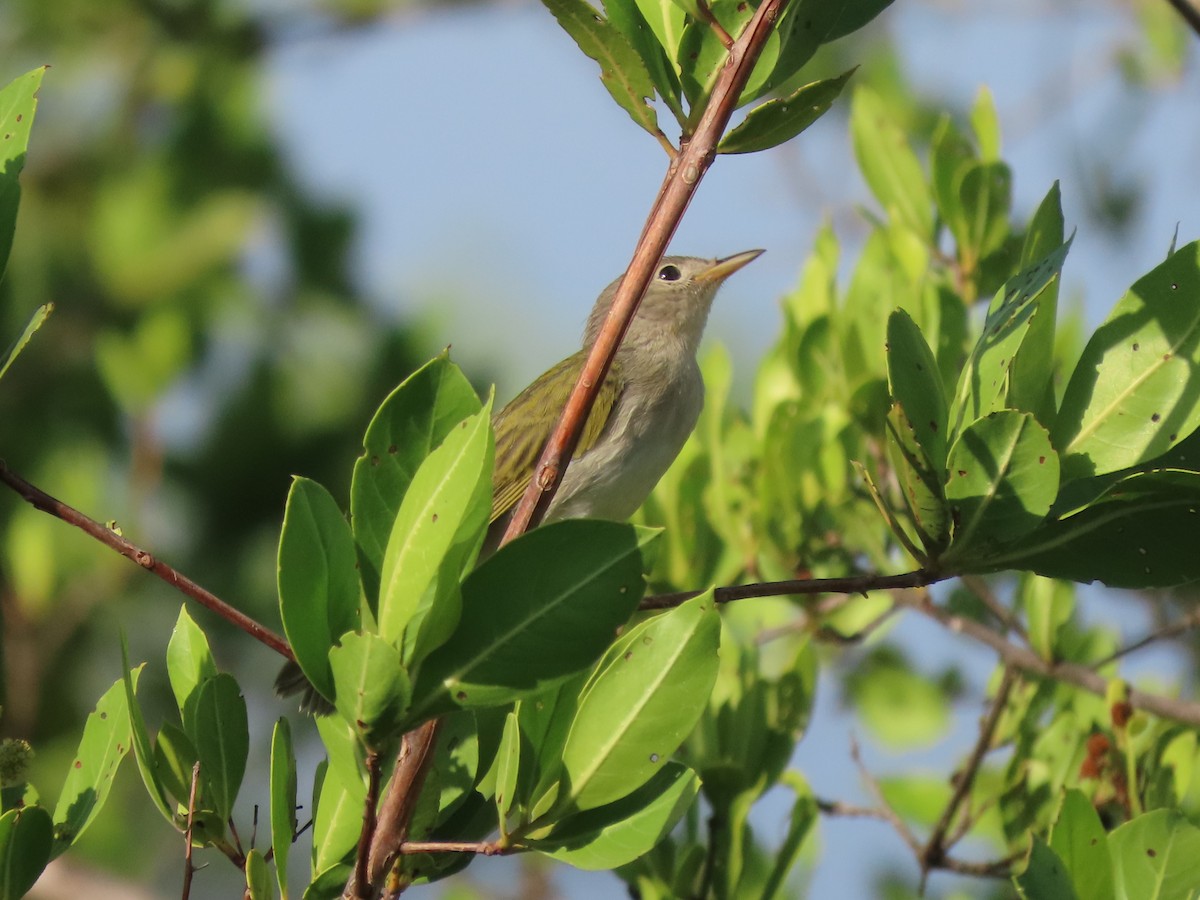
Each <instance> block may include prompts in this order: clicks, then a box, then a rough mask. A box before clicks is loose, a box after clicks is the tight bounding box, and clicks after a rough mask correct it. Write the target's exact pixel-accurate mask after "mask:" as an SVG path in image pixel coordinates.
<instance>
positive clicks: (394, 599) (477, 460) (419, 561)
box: [379, 402, 495, 662]
mask: <svg viewBox="0 0 1200 900" xmlns="http://www.w3.org/2000/svg"><path fill="white" fill-rule="evenodd" d="M490 419H491V403H490V402H489V403H488V404H487V405H486V406H484V408H483V409H481V410H480V411H479V412H477V413H475V414H474V415H472V416H469V417H468V418H466V419H463V420H462V421H461V422H460V423H459V424H458V425H457V426H456V427H455V428H454V429H453V430H452V431H451V432H450V433H449V434H448V435H447V436H446V438H445V440H444V441H442V444H441V446H439V447H438V448H437V449H436V450H434V451H433V452H432V453H430V454H429V456H427V457H426V458H425V460H424V461H423V462H422V463H421V466H420V468H418V469H417V472H416V474H415V475H414V476H413V479H412V482H411V484H410V485H409V488H408V491H407V492H406V493H405V494H404V500H403V501H401V503H400V511H399V512H398V513H397V514H396V521H395V522H394V523H393V525H392V534H391V537H390V538H388V544H387V551H386V552H385V553H384V557H383V569H382V572H381V578H380V585H379V634H380V636H381V637H382V638H384V639H385V640H387V641H390V642H391V643H392V644H394V645H395V646H396V647H401V641H402V639H403V638H404V632H405V628H406V627H407V626H408V625H409V623H410V621H411V620H412V618H413V616H414V614H415V613H416V612H417V610H418V609H419V608H420V606H421V601H422V598H423V596H424V595H425V593H426V591H430V592H431V596H432V597H433V598H435V602H437V601H441V602H446V601H450V602H454V603H457V600H458V596H457V587H458V582H459V579H460V578H461V577H462V575H463V573H464V571H465V570H467V569H469V568H470V567H471V565H472V564H473V562H474V557H475V555H476V554H477V553H478V552H479V547H480V545H481V544H482V542H483V533H484V530H485V528H486V527H487V521H488V516H489V514H490V512H491V484H492V457H493V454H494V451H495V445H494V441H493V438H492V429H491V424H490ZM456 546H461V547H463V548H464V549H462V550H461V551H460V552H458V553H455V554H452V555H451V551H452V549H453V548H455V547H456ZM448 555H449V556H450V557H451V561H452V563H453V565H452V566H451V567H450V568H449V570H447V568H446V567H445V566H444V565H443V563H444V562H445V560H446V559H447V557H448ZM456 619H457V616H456V615H454V616H451V627H453V624H454V620H456ZM447 630H448V629H447ZM412 661H413V662H415V661H416V660H412Z"/></svg>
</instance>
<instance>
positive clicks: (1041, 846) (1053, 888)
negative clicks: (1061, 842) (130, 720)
mask: <svg viewBox="0 0 1200 900" xmlns="http://www.w3.org/2000/svg"><path fill="white" fill-rule="evenodd" d="M1013 884H1014V885H1016V888H1017V891H1018V893H1020V895H1021V897H1022V898H1023V900H1043V898H1046V900H1049V898H1051V897H1053V898H1054V900H1076V898H1077V897H1078V896H1079V895H1078V894H1076V893H1075V888H1074V887H1072V885H1071V879H1070V876H1068V874H1067V868H1066V866H1065V865H1064V864H1063V861H1062V860H1061V859H1059V857H1058V854H1057V853H1055V852H1054V851H1053V850H1052V849H1050V847H1049V845H1047V844H1046V842H1045V841H1043V840H1042V839H1041V838H1040V837H1038V836H1037V835H1034V836H1033V850H1032V852H1031V853H1030V855H1029V864H1028V865H1027V866H1026V867H1025V871H1024V872H1022V873H1021V874H1020V875H1014V876H1013Z"/></svg>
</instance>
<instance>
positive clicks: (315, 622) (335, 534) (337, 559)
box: [278, 478, 361, 699]
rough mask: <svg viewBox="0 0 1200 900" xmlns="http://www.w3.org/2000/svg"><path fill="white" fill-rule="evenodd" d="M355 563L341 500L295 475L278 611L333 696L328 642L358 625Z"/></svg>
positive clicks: (312, 676)
mask: <svg viewBox="0 0 1200 900" xmlns="http://www.w3.org/2000/svg"><path fill="white" fill-rule="evenodd" d="M356 563H357V555H356V552H355V547H354V536H353V535H352V534H351V531H350V526H349V525H348V524H347V522H346V519H345V517H344V516H343V515H342V511H341V510H340V509H339V508H338V505H337V501H336V500H334V499H333V496H332V495H331V494H330V493H329V492H328V491H327V490H325V488H324V487H322V486H321V485H319V484H317V482H315V481H310V480H309V479H307V478H295V479H293V480H292V487H291V490H289V491H288V499H287V507H286V509H285V510H284V513H283V530H282V532H281V533H280V535H279V563H278V565H279V568H278V585H279V614H280V617H281V618H282V619H283V631H284V633H285V634H286V635H287V639H288V643H289V644H291V647H292V652H293V653H295V654H296V662H297V663H298V664H299V666H300V668H301V670H302V671H303V672H304V674H305V675H306V676H307V677H308V680H309V681H310V682H312V684H313V686H314V687H315V688H316V689H317V690H318V691H319V692H320V693H321V694H322V695H323V696H324V697H325V698H326V699H330V698H332V697H333V676H332V675H331V674H330V671H329V648H330V647H331V646H333V642H334V640H335V639H337V638H338V637H340V636H341V635H343V634H345V633H346V632H347V631H352V630H354V629H355V628H356V627H357V625H358V618H359V602H360V594H361V588H360V586H359V580H358V568H357V565H356Z"/></svg>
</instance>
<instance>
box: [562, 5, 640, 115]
mask: <svg viewBox="0 0 1200 900" xmlns="http://www.w3.org/2000/svg"><path fill="white" fill-rule="evenodd" d="M542 3H543V4H544V5H545V7H546V9H548V10H550V12H551V13H552V14H553V15H554V18H556V19H557V20H558V24H559V25H561V26H562V28H563V30H564V31H565V32H566V33H567V34H569V35H570V36H571V38H572V39H573V40H574V41H575V43H576V44H578V45H579V49H580V50H582V51H583V53H584V55H585V56H588V57H590V58H591V59H594V60H595V61H596V62H597V63H599V64H600V81H601V82H603V84H604V86H605V87H606V88H607V89H608V93H609V94H610V95H612V98H613V99H614V100H616V101H617V105H618V106H620V107H621V109H623V110H625V112H627V113H629V117H630V118H631V119H633V121H634V122H636V123H637V124H638V125H640V126H641V127H642V128H644V129H645V130H646V131H648V132H649V133H650V134H653V135H658V134H659V133H660V132H659V129H658V116H657V115H656V114H655V112H654V107H653V106H651V105H650V104H649V103H647V102H646V101H648V100H653V99H654V82H653V81H652V80H651V78H650V73H649V72H648V71H647V70H646V64H645V63H644V62H642V58H641V57H640V56H638V53H637V51H636V50H634V49H633V47H631V46H630V44H629V41H628V40H626V39H625V36H624V35H623V34H621V32H620V31H619V30H618V29H616V28H614V27H613V26H612V25H611V24H610V23H609V22H608V21H607V20H606V19H605V18H604V17H603V16H602V15H600V13H599V12H597V11H596V8H595V7H594V6H592V5H590V4H589V3H587V2H585V0H542Z"/></svg>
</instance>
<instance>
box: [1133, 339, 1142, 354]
mask: <svg viewBox="0 0 1200 900" xmlns="http://www.w3.org/2000/svg"><path fill="white" fill-rule="evenodd" d="M1140 347H1141V344H1139V343H1138V342H1137V341H1134V342H1133V349H1134V352H1136V351H1137V350H1138V348H1140Z"/></svg>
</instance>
